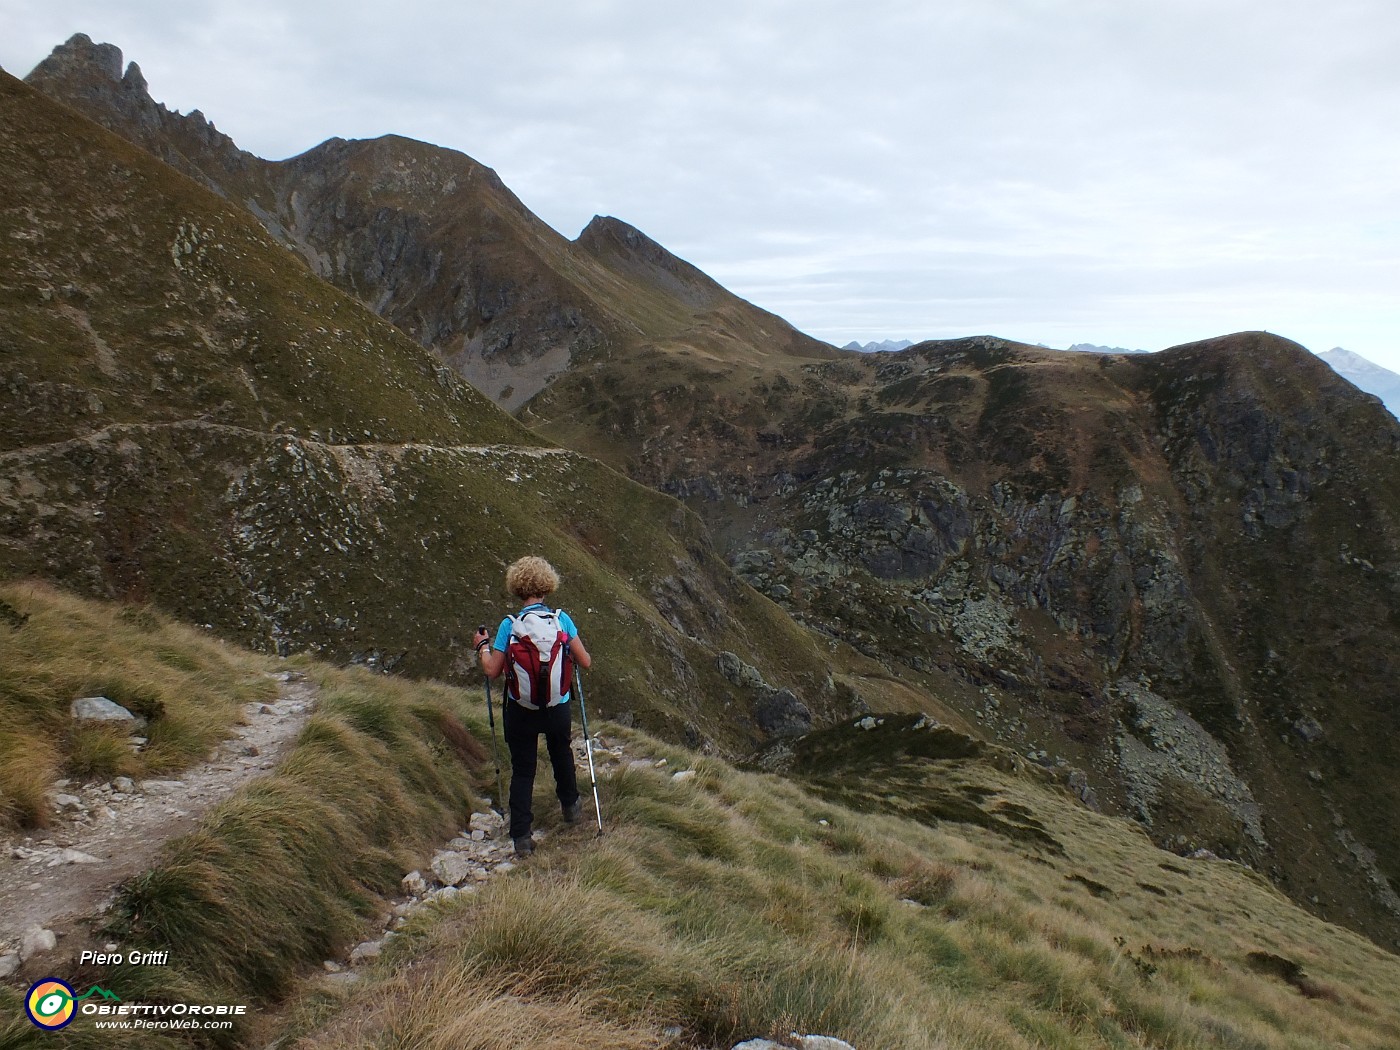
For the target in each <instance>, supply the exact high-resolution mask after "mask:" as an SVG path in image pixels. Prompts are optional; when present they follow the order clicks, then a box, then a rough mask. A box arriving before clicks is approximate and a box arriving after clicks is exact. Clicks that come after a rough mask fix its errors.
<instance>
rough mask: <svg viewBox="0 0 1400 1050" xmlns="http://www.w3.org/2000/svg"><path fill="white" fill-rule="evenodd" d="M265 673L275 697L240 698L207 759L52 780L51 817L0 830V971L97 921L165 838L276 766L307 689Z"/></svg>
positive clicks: (297, 727) (286, 674) (304, 709)
mask: <svg viewBox="0 0 1400 1050" xmlns="http://www.w3.org/2000/svg"><path fill="white" fill-rule="evenodd" d="M274 677H275V678H276V679H277V680H278V681H279V683H280V685H281V688H280V690H279V695H278V698H277V699H276V700H273V701H270V702H262V703H249V704H245V705H244V707H243V715H242V724H239V725H236V726H234V732H233V735H232V736H230V737H229V738H228V739H227V740H226V741H225V742H224V743H223V744H221V745H220V746H219V748H218V749H217V750H216V751H215V752H214V754H213V755H212V756H211V757H210V758H209V759H208V760H207V761H205V762H202V763H200V764H198V765H196V766H193V767H191V768H189V769H186V770H183V771H181V772H180V773H179V774H178V775H172V776H170V777H168V778H157V777H150V778H146V779H142V780H133V779H132V778H129V777H115V778H113V779H112V780H110V781H90V782H87V783H80V782H77V781H75V780H74V779H72V778H63V779H59V780H56V781H55V782H54V783H53V785H52V789H53V795H52V800H53V805H54V819H53V823H52V824H51V825H50V826H49V827H47V828H43V829H40V830H36V831H29V832H27V833H26V832H10V833H7V834H5V835H3V836H0V976H10V975H12V974H14V973H15V972H17V971H19V970H20V969H21V968H23V967H25V965H26V964H27V963H28V962H29V961H30V959H32V958H35V957H38V956H42V955H44V954H46V953H48V952H52V951H54V950H55V949H56V947H57V945H58V942H59V941H61V940H63V939H64V938H66V937H68V936H69V935H72V934H74V933H75V932H76V931H78V929H79V927H80V926H82V925H84V924H86V923H88V922H90V921H91V920H93V919H95V918H97V917H99V916H100V915H101V914H102V913H104V912H105V911H106V909H107V908H108V907H110V905H111V903H112V900H113V898H114V892H115V890H116V887H117V886H118V885H119V884H120V883H121V882H122V881H124V880H125V879H128V878H130V877H132V876H133V875H136V874H138V873H140V872H142V871H145V870H146V869H148V868H149V867H150V866H151V864H152V863H153V861H154V859H155V857H156V855H157V853H158V852H159V850H160V848H161V847H162V846H163V845H164V844H165V843H166V842H167V841H169V840H170V839H172V838H175V837H176V836H178V835H181V834H184V833H186V832H188V831H191V830H193V829H194V827H195V826H196V825H197V824H198V822H199V819H200V818H201V817H202V816H203V815H204V814H205V813H206V812H207V811H208V810H210V809H211V808H213V807H214V806H215V805H217V804H218V803H220V802H222V801H224V800H225V799H227V798H228V797H229V796H230V795H232V794H233V793H234V792H235V791H236V790H238V789H239V788H240V787H242V786H243V785H245V784H247V783H249V782H250V781H253V780H256V779H257V778H258V777H261V776H265V775H267V773H268V772H270V771H271V770H272V769H274V768H275V767H276V766H277V764H278V762H279V761H280V759H281V758H282V756H283V754H284V753H285V752H286V751H287V750H288V749H289V748H290V747H291V745H292V743H293V741H294V740H295V739H296V737H297V734H298V733H299V732H300V731H301V729H302V727H303V726H304V725H305V724H306V722H307V720H308V719H309V718H310V716H311V712H312V711H313V710H314V709H315V706H316V699H317V686H316V685H315V683H313V682H311V681H309V680H308V679H307V678H306V677H305V676H304V675H302V674H301V673H300V672H298V671H282V672H276V673H275V674H274ZM131 739H132V741H133V746H136V747H141V746H144V743H145V740H144V738H142V737H132V738H131ZM39 965H40V966H41V968H42V966H43V965H46V964H39Z"/></svg>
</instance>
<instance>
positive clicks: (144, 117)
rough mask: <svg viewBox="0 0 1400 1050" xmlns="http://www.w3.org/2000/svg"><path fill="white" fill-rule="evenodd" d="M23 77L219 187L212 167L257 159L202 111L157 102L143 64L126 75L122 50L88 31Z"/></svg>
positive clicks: (238, 165)
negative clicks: (181, 111)
mask: <svg viewBox="0 0 1400 1050" xmlns="http://www.w3.org/2000/svg"><path fill="white" fill-rule="evenodd" d="M24 80H25V83H27V84H29V85H31V86H32V87H36V88H38V89H39V90H40V91H42V92H44V94H46V95H48V96H50V97H51V98H56V99H58V100H59V101H61V102H64V103H67V104H68V105H70V106H73V107H74V108H75V109H77V110H78V111H79V112H81V113H83V114H84V115H86V116H88V117H89V118H91V119H93V120H96V121H97V122H98V123H99V124H102V125H103V126H104V127H106V128H108V129H109V130H111V131H115V132H116V133H117V134H119V135H121V136H123V137H124V138H127V139H129V140H131V141H132V142H135V143H136V144H137V145H139V146H141V147H143V148H144V149H147V150H149V151H150V152H151V153H153V154H155V155H156V156H157V157H159V158H161V159H162V160H164V161H166V162H167V163H168V164H171V165H172V166H173V167H175V168H177V169H179V170H180V171H183V172H184V173H185V174H186V175H190V176H192V177H194V178H196V179H198V180H199V181H201V182H203V183H205V184H206V185H210V186H212V187H217V184H218V181H219V180H218V179H217V178H216V177H214V176H213V175H211V170H215V171H217V170H218V169H221V168H227V167H236V168H241V167H245V166H246V164H247V162H248V161H249V160H251V159H252V158H251V157H249V155H247V154H245V153H243V152H242V151H241V150H239V149H238V147H237V146H236V145H235V144H234V142H233V140H232V139H230V138H229V137H228V136H227V135H225V134H223V133H222V132H220V131H218V130H217V129H216V128H215V127H214V125H213V124H211V123H209V121H208V120H207V119H205V117H204V114H202V113H201V112H199V110H195V111H193V112H192V113H190V114H189V115H188V116H182V115H181V114H179V113H176V112H173V111H171V110H170V109H168V108H167V107H166V106H164V105H162V104H161V103H159V102H156V101H155V100H154V99H153V98H152V97H151V94H150V88H149V85H148V84H147V82H146V77H145V74H144V73H142V72H141V67H140V66H139V65H137V64H136V63H135V62H132V63H129V64H128V65H127V66H126V71H125V72H124V73H123V71H122V51H121V48H119V47H117V46H116V45H115V44H106V43H103V44H95V43H93V41H92V38H91V37H89V36H88V35H87V34H85V33H75V34H74V35H73V36H71V37H69V39H68V40H67V42H65V43H63V44H60V45H59V46H58V47H56V48H54V49H53V52H52V53H51V54H50V55H49V57H48V58H46V59H44V60H43V61H42V62H40V63H39V64H38V65H37V66H35V67H34V68H33V69H32V70H31V71H30V73H29V75H28V76H27V77H25V78H24ZM211 161H212V162H213V163H211Z"/></svg>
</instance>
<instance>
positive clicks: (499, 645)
mask: <svg viewBox="0 0 1400 1050" xmlns="http://www.w3.org/2000/svg"><path fill="white" fill-rule="evenodd" d="M531 609H543V610H544V611H545V612H553V611H554V610H553V609H551V608H550V607H549V606H548V605H545V604H544V602H535V604H534V605H527V606H525V608H523V609H521V610H520V612H519V614H518V615H517V617H516V618H517V619H519V618H520V617H521V616H524V615H525V614H526V613H527V612H529V611H530V610H531ZM559 629H560V630H561V631H563V632H564V633H565V634H567V635H568V636H569V640H570V641H572V640H573V639H575V638H577V637H578V628H577V627H575V626H574V621H573V620H572V619H571V618H570V617H569V614H568V613H566V612H565V611H564V610H563V609H560V610H559ZM509 645H510V617H509V616H507V617H505V618H504V619H503V620H501V626H499V627H497V628H496V640H495V641H494V642H492V643H491V648H492V649H495V650H496V652H498V653H503V652H505V651H506V647H507V646H509ZM569 697H570V694H569V693H565V694H564V696H563V698H562V699H561V700H560V701H559V702H560V703H561V704H566V703H568V702H569Z"/></svg>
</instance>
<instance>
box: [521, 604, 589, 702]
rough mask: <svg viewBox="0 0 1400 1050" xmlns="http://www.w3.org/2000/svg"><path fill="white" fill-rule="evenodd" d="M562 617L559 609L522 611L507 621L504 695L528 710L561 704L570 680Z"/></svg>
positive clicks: (570, 661)
mask: <svg viewBox="0 0 1400 1050" xmlns="http://www.w3.org/2000/svg"><path fill="white" fill-rule="evenodd" d="M562 615H563V613H562V610H559V609H555V610H554V611H552V612H551V611H550V610H549V609H526V610H525V611H524V612H522V613H521V614H520V615H519V616H512V617H510V618H509V619H510V640H509V642H508V643H507V644H506V669H505V683H506V696H508V697H510V698H511V699H512V700H514V701H515V702H516V703H518V704H519V705H520V706H521V707H524V708H528V709H529V710H531V711H540V710H543V709H544V708H546V707H555V706H556V705H558V704H560V703H562V702H563V700H564V697H565V696H567V695H568V693H569V689H570V688H571V685H572V682H573V679H574V660H573V654H572V652H570V650H569V636H568V634H567V633H566V632H565V631H564V628H563V626H562V624H561V619H560V618H561V616H562Z"/></svg>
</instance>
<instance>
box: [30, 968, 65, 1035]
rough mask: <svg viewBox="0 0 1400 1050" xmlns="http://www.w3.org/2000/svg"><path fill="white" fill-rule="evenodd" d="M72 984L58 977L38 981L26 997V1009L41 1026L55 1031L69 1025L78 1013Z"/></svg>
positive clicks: (31, 1018) (32, 1019)
mask: <svg viewBox="0 0 1400 1050" xmlns="http://www.w3.org/2000/svg"><path fill="white" fill-rule="evenodd" d="M74 998H75V997H74V993H73V988H72V986H71V985H69V984H68V983H66V982H64V981H60V980H59V979H58V978H57V977H45V978H44V979H43V980H42V981H38V982H36V983H35V984H34V985H33V986H32V987H31V988H30V989H29V994H28V995H27V996H25V999H24V1010H25V1012H26V1013H27V1014H29V1019H30V1020H31V1021H33V1022H34V1023H35V1024H36V1025H38V1026H39V1027H40V1028H47V1029H49V1030H50V1031H54V1030H56V1029H59V1028H63V1027H65V1026H67V1025H68V1024H69V1023H70V1022H71V1021H72V1020H73V1015H74V1014H75V1013H77V1007H76V1006H75V1005H74V1002H73V1000H74Z"/></svg>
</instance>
